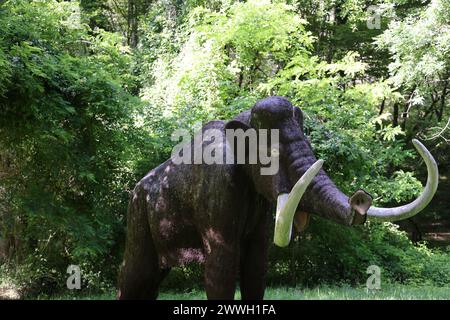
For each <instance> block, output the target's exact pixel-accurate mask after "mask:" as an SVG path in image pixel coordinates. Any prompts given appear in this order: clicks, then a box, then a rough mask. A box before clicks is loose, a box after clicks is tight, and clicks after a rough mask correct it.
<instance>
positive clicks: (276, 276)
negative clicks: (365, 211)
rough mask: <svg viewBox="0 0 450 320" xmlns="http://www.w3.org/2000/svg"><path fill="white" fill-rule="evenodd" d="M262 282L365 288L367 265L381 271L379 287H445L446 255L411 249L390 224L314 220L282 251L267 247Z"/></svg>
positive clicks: (449, 263) (449, 259)
mask: <svg viewBox="0 0 450 320" xmlns="http://www.w3.org/2000/svg"><path fill="white" fill-rule="evenodd" d="M269 261H270V267H269V275H268V281H269V283H270V284H271V285H280V284H292V283H298V284H302V285H306V286H314V285H316V284H317V283H348V284H352V285H355V284H365V281H366V279H367V278H368V277H369V274H367V273H366V270H367V268H368V267H369V266H370V265H377V266H379V267H380V268H381V274H382V277H383V283H384V284H386V283H395V282H398V283H406V284H418V285H424V284H430V285H438V286H439V285H446V284H448V281H449V280H450V278H449V272H448V271H449V266H450V255H449V252H448V251H438V250H431V249H429V248H427V246H426V245H425V244H424V243H421V244H419V245H417V246H413V245H412V244H411V241H410V240H409V239H408V237H407V235H406V233H405V232H404V231H400V230H399V229H398V226H397V225H394V224H392V223H383V224H380V223H367V225H366V226H364V227H354V228H342V227H339V226H337V225H336V224H334V223H333V222H330V221H327V220H324V219H320V218H316V217H315V218H314V219H313V221H312V223H311V227H310V229H309V230H307V231H306V233H305V234H304V235H302V236H301V237H297V238H296V239H295V241H294V242H293V243H292V244H291V245H290V246H289V247H288V248H285V249H280V248H275V247H272V248H271V251H270V258H269Z"/></svg>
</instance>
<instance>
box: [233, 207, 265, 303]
mask: <svg viewBox="0 0 450 320" xmlns="http://www.w3.org/2000/svg"><path fill="white" fill-rule="evenodd" d="M268 245H269V241H268V239H267V215H266V214H265V213H261V220H260V221H259V222H258V224H257V226H256V228H255V230H254V231H253V232H252V234H250V236H249V237H247V238H246V239H245V240H244V243H243V244H242V251H241V265H240V287H241V296H242V300H262V299H263V298H264V291H265V289H266V273H267V252H268Z"/></svg>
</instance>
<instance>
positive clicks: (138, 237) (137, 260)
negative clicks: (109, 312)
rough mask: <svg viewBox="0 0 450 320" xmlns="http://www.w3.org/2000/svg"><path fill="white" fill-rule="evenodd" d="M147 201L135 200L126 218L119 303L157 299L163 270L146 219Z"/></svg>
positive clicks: (164, 272)
mask: <svg viewBox="0 0 450 320" xmlns="http://www.w3.org/2000/svg"><path fill="white" fill-rule="evenodd" d="M144 199H145V197H143V196H142V195H141V196H135V197H134V198H133V200H132V202H131V203H130V206H129V210H128V216H127V240H126V247H125V254H124V261H123V264H122V267H121V270H120V275H119V293H118V298H119V299H121V300H122V299H124V300H126V299H156V298H157V296H158V290H159V285H160V283H161V281H162V280H163V278H164V276H165V275H166V274H167V273H168V271H167V270H161V269H160V268H159V263H158V254H157V252H156V249H155V246H154V244H153V239H152V236H151V233H150V226H149V223H148V219H147V212H146V205H145V200H144Z"/></svg>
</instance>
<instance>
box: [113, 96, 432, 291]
mask: <svg viewBox="0 0 450 320" xmlns="http://www.w3.org/2000/svg"><path fill="white" fill-rule="evenodd" d="M251 130H253V131H258V130H259V131H261V132H265V133H266V134H267V137H265V139H263V137H262V136H261V137H260V136H257V140H254V141H251V139H250V138H251V137H250V136H251V135H250V134H247V133H249V132H250V131H251ZM207 132H213V133H214V134H213V136H214V138H212V137H208V134H206V133H207ZM229 132H231V133H237V132H240V133H241V134H242V133H243V134H244V138H245V139H244V142H243V143H242V141H241V143H240V144H239V143H237V142H236V141H237V138H236V137H237V135H232V134H230V135H229V134H228V133H229ZM269 132H270V134H268V133H269ZM202 133H203V134H202ZM218 133H223V135H222V137H220V135H219V134H218ZM273 133H277V134H273ZM198 137H200V138H198ZM263 140H264V141H265V142H266V143H265V144H264V143H261V141H263ZM264 141H263V142H264ZM196 142H197V145H196ZM198 142H200V143H198ZM413 143H414V145H415V147H416V149H417V150H418V152H419V153H420V155H421V156H422V158H423V159H424V160H425V163H426V165H427V169H428V180H427V184H426V186H425V188H424V190H423V192H422V193H421V195H420V196H419V197H418V198H417V199H416V200H414V201H413V202H411V203H409V204H406V205H403V206H400V207H395V208H376V207H371V203H372V198H371V196H370V195H369V194H368V193H366V192H365V191H363V190H358V191H356V192H355V193H354V194H353V195H351V196H350V197H348V196H346V195H345V194H344V193H342V192H341V191H340V190H339V189H338V188H337V187H336V186H335V184H334V183H333V181H331V179H330V178H329V177H328V176H327V174H326V173H325V171H324V170H323V169H322V168H321V166H322V160H317V159H316V158H315V156H314V153H313V151H312V148H311V145H310V143H309V142H308V139H307V138H305V136H304V133H303V116H302V112H301V111H300V109H298V108H295V107H293V106H292V104H291V103H290V102H289V101H288V100H287V99H285V98H283V97H269V98H266V99H263V100H261V101H259V102H257V103H256V104H255V105H254V106H253V107H252V108H251V109H250V110H247V111H245V112H242V113H240V114H239V115H237V116H236V117H235V118H234V119H233V120H231V121H211V122H208V123H207V124H206V125H204V126H203V128H202V130H200V134H197V135H196V136H195V138H194V139H192V140H189V141H187V142H186V143H185V145H184V147H186V146H189V147H192V148H193V149H195V148H198V147H199V146H198V145H200V147H201V148H203V150H211V146H214V148H215V149H214V150H215V151H214V152H211V154H212V155H213V156H214V155H215V156H223V157H224V158H226V160H231V161H223V162H220V161H215V162H214V161H213V162H212V163H211V161H210V162H209V163H205V161H203V162H202V161H196V159H194V158H195V150H194V152H189V148H186V149H182V150H179V153H178V156H180V157H181V156H183V157H185V158H188V159H189V160H192V159H194V161H192V162H193V163H192V162H191V163H185V162H180V161H179V158H177V159H175V158H176V157H175V156H174V155H176V153H173V154H172V157H171V158H170V159H168V160H167V161H166V162H164V163H163V164H161V165H160V166H158V167H157V168H155V169H153V170H152V171H150V172H149V173H148V174H147V175H146V176H145V177H144V178H143V179H142V180H141V181H140V182H139V183H138V184H137V185H136V187H135V189H134V191H133V192H132V194H131V199H130V203H129V208H128V216H127V239H126V248H125V253H124V260H123V264H122V266H121V271H120V275H119V292H118V298H119V299H156V298H157V295H158V289H159V286H160V284H161V281H162V280H163V279H164V277H165V276H166V275H167V274H168V272H169V270H170V268H171V267H174V266H180V265H183V264H186V263H189V262H199V263H203V264H204V284H205V290H206V294H207V297H208V299H233V298H234V293H235V288H236V282H237V278H238V275H239V279H240V289H241V295H242V298H243V299H262V298H263V296H264V290H265V274H266V269H267V251H268V245H269V241H268V239H267V238H268V236H267V235H268V230H267V229H268V228H267V225H268V219H271V218H272V214H273V212H272V210H271V209H272V208H274V207H275V206H276V216H275V231H274V242H275V244H276V245H278V246H286V245H287V244H288V243H289V241H290V238H291V233H292V229H293V228H295V229H297V230H302V229H303V228H304V226H305V224H306V223H307V220H308V217H309V214H310V213H313V214H317V215H320V216H322V217H325V218H328V219H332V220H334V221H335V222H337V223H340V224H343V225H346V226H350V225H355V224H363V223H364V222H365V221H366V219H370V220H376V221H396V220H401V219H405V218H408V217H411V216H413V215H415V214H417V213H418V212H419V211H421V210H422V209H423V208H424V207H425V206H426V205H427V204H428V203H429V202H430V201H431V199H432V197H433V195H434V193H435V191H436V188H437V183H438V170H437V165H436V162H435V161H434V159H433V157H432V156H431V154H430V153H429V152H428V150H427V149H426V148H425V147H424V146H423V145H422V144H421V143H420V142H419V141H417V140H414V141H413ZM236 146H239V148H238V147H236ZM268 146H269V147H268ZM192 148H191V149H190V150H191V151H192V150H193V149H192ZM208 148H209V149H208ZM253 149H256V152H259V153H260V154H262V155H268V154H270V156H271V157H270V158H269V159H272V160H273V161H276V162H277V164H278V168H276V169H277V170H272V171H273V172H269V173H268V172H267V171H270V170H266V172H264V169H268V168H267V166H268V163H267V161H265V163H263V161H262V160H263V159H264V157H260V159H259V160H257V161H254V160H255V159H254V157H253V159H252V157H251V156H252V151H251V150H253ZM238 151H243V155H242V152H241V154H240V153H239V152H238ZM261 151H262V152H261ZM253 152H254V151H253ZM214 153H216V154H214ZM216 159H217V158H216ZM197 160H198V159H197ZM234 160H236V161H234ZM251 160H253V161H251ZM264 160H267V159H264Z"/></svg>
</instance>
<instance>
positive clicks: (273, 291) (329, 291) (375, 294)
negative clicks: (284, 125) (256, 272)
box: [40, 285, 450, 300]
mask: <svg viewBox="0 0 450 320" xmlns="http://www.w3.org/2000/svg"><path fill="white" fill-rule="evenodd" d="M114 298H115V293H109V294H102V295H92V296H71V295H68V296H54V297H40V299H58V300H59V299H63V300H65V299H83V300H111V299H114ZM235 298H236V299H240V292H239V290H237V291H236V295H235ZM159 299H161V300H203V299H206V295H205V293H204V291H191V292H188V293H179V292H161V293H160V295H159ZM265 299H266V300H366V299H370V300H377V299H380V300H442V299H444V300H448V299H450V287H433V286H419V287H415V286H404V285H389V286H387V287H382V288H381V289H380V290H378V291H372V292H368V291H367V289H365V288H353V287H347V286H344V287H328V286H321V287H316V288H287V287H281V288H267V290H266V294H265Z"/></svg>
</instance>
